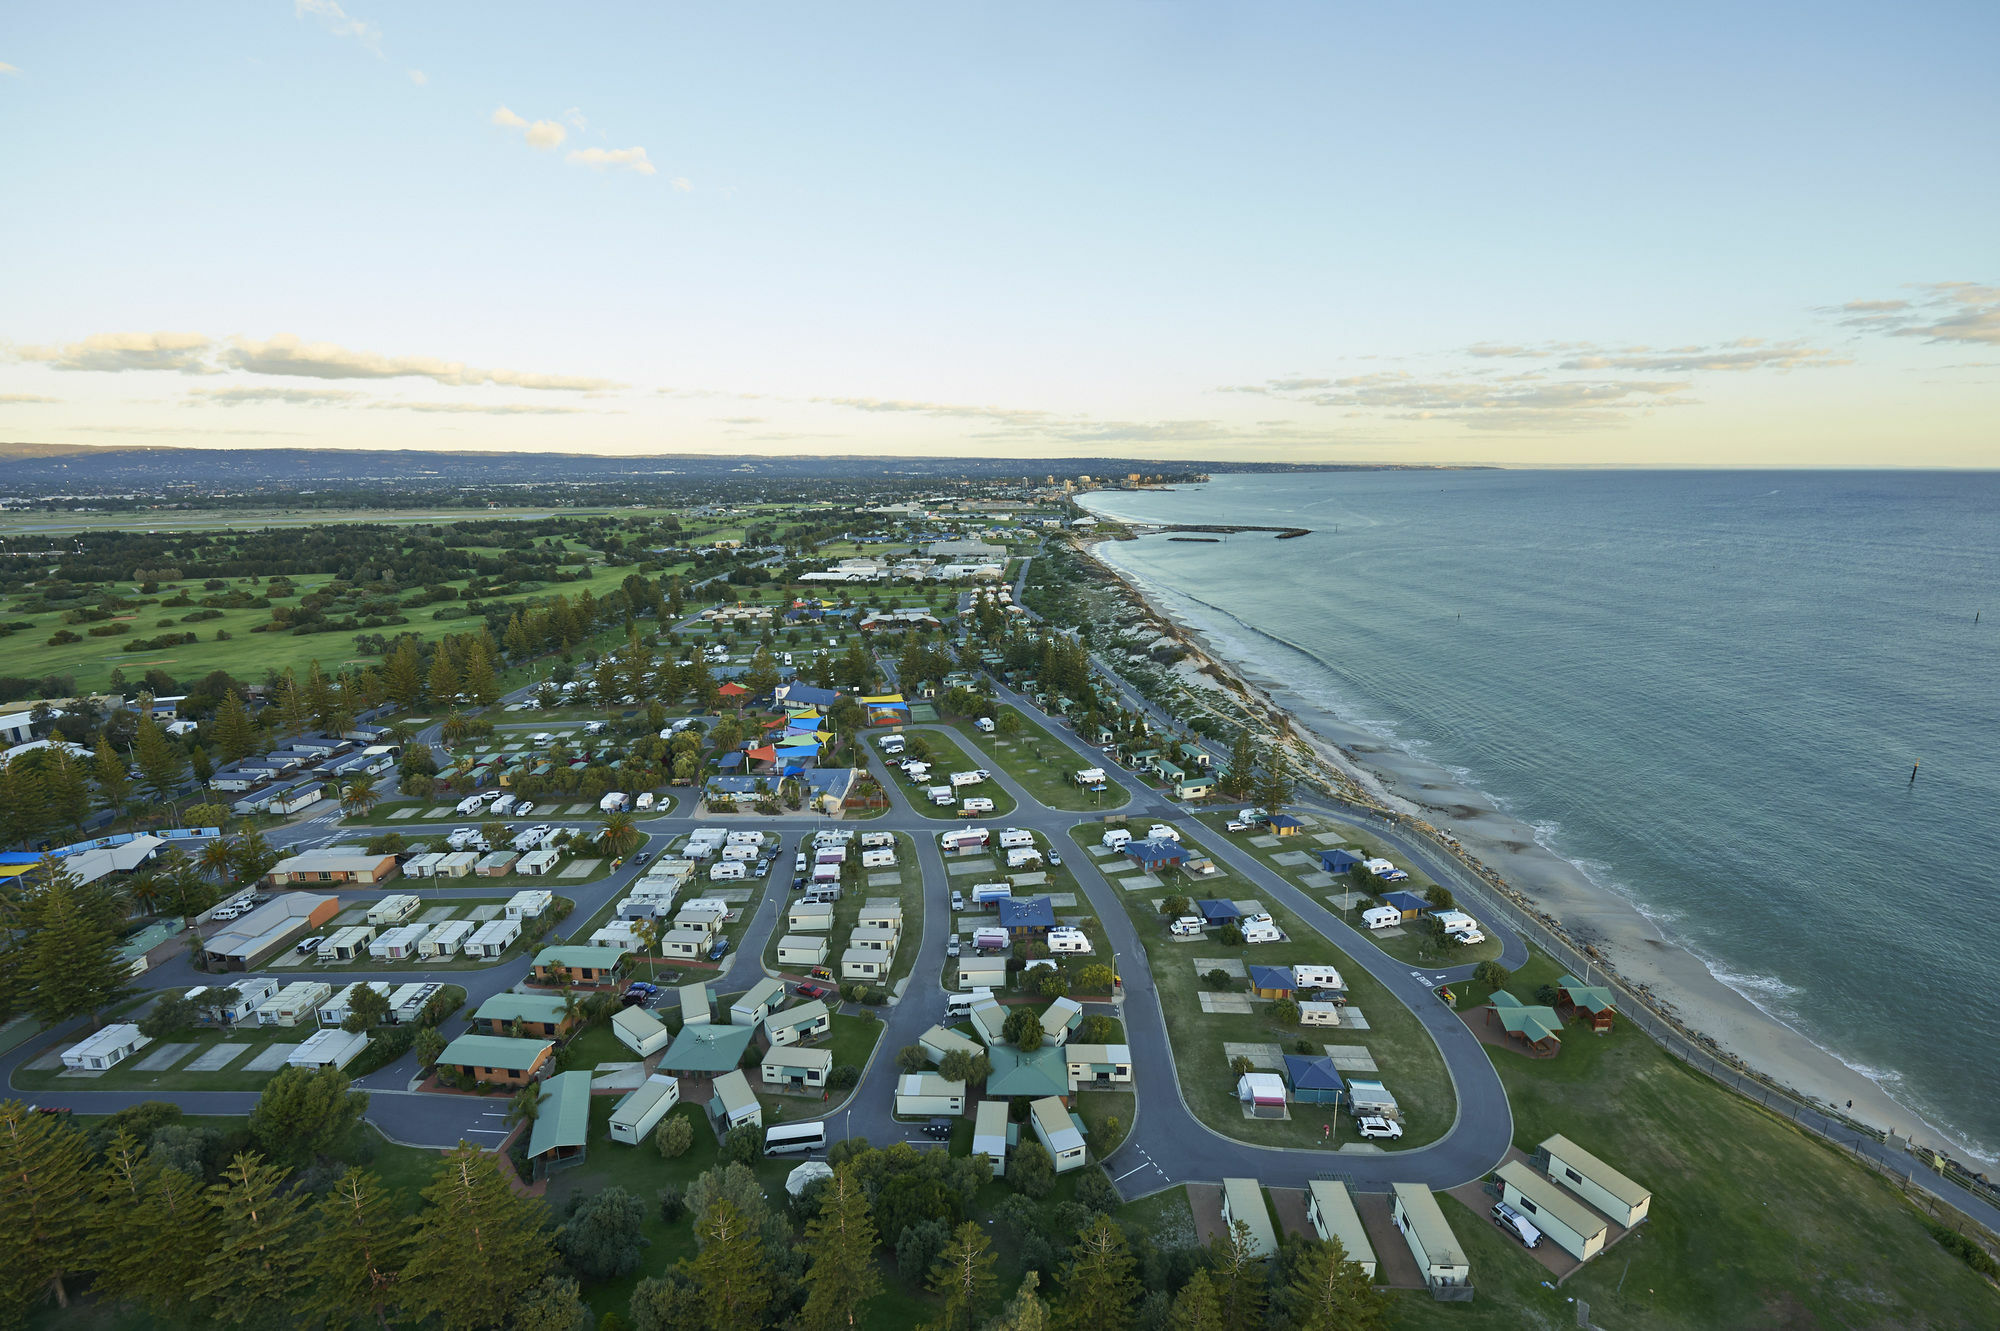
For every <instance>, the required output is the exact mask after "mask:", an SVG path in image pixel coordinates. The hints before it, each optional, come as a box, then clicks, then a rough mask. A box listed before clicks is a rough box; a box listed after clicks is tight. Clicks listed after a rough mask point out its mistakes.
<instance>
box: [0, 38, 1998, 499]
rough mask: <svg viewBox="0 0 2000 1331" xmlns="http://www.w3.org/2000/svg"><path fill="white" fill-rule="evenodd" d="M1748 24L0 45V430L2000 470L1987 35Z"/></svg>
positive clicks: (313, 439)
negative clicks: (599, 156)
mask: <svg viewBox="0 0 2000 1331" xmlns="http://www.w3.org/2000/svg"><path fill="white" fill-rule="evenodd" d="M1743 9H1744V7H1741V6H1685V5H1682V6H1674V7H1672V8H1671V9H1669V8H1667V7H1661V8H1659V9H1658V10H1657V11H1655V12H1653V13H1646V14H1641V13H1634V12H1632V11H1631V10H1630V9H1629V8H1626V7H1609V8H1608V9H1607V7H1588V8H1586V7H1583V6H1572V7H1557V6H1533V7H1530V6H1513V7H1507V8H1501V7H1496V6H1490V5H1478V6H1474V5H1465V6H1450V7H1429V8H1425V9H1423V10H1420V11H1415V10H1410V9H1408V8H1406V7H1400V6H1395V7H1391V6H1335V5H1305V4H1297V5H1264V6H1254V5H1232V6H1205V7H1196V6H1187V5H1176V6H1164V5H1149V6H1118V5H1092V6H1077V5H1049V6H1034V5H1007V6H997V5H996V6H987V7H946V6H936V5H908V6H887V5H874V6H867V7H865V8H863V7H832V6H825V5H792V6H783V5H760V6H729V7H720V6H718V7H714V8H712V9H703V10H687V9H681V8H677V7H676V8H663V7H658V6H609V5H596V6H590V7H565V8H562V9H555V8H547V7H544V8H533V9H531V8H524V7H517V6H493V5H442V4H427V5H424V6H420V7H417V6H412V7H407V8H404V7H394V6H377V5H375V4H373V3H371V2H370V0H352V3H349V0H340V2H339V4H335V3H333V0H306V2H305V3H302V4H297V5H295V4H293V3H290V2H288V0H275V2H272V3H254V4H253V3H241V4H202V5H176V6H154V7H145V8H140V7H130V8H121V9H116V10H106V9H101V8H95V7H83V6H42V7H38V8H33V9H28V8H23V7H15V8H14V9H13V10H12V11H11V12H10V13H9V15H8V16H7V18H6V19H5V20H4V21H0V65H4V66H5V67H6V68H4V69H0V125H4V126H5V127H6V129H7V130H8V133H7V134H6V136H5V147H4V148H0V172H4V175H0V178H4V179H5V181H6V182H7V193H8V196H9V201H8V206H7V207H5V208H4V209H0V244H4V246H5V253H6V254H7V255H8V256H9V262H8V263H7V264H5V265H4V267H0V341H4V345H5V348H6V354H5V355H4V356H0V438H5V439H26V440H37V441H43V442H94V443H109V442H141V441H149V442H162V443H201V442H209V443H217V444H244V445H247V444H255V443H260V442H262V443H272V444H304V445H310V446H322V445H327V446H399V447H401V446H409V447H439V448H476V447H502V448H544V447H547V448H575V449H585V450H590V451H605V452H620V451H656V450H667V451H679V450H704V451H732V452H733V451H799V450H804V449H826V450H830V451H837V452H843V453H854V452H866V451H869V450H872V449H882V450H887V451H900V452H948V451H960V452H976V453H981V454H1021V455H1036V454H1043V455H1046V454H1075V453H1097V452H1111V453H1121V454H1128V455H1150V456H1169V457H1170V456H1177V455H1178V456H1200V457H1218V458H1227V457H1231V456H1244V457H1305V458H1326V459H1333V460H1344V459H1354V460H1361V459H1385V460H1398V461H1419V460H1444V461H1451V460H1488V461H1518V462H1609V463H1641V462H1667V463H1701V462H1757V463H1814V462H1823V463H1830V464H1850V463H1868V462H1906V463H1928V464H1955V465H1994V464H1996V463H2000V442H1996V437H1995V432H1994V429H1993V421H1994V420H1995V419H1996V415H2000V413H1996V408H2000V289H1996V284H2000V226H1996V225H1995V221H1994V219H1995V218H1996V217H2000V148H1996V144H2000V135H1996V133H1995V129H1996V125H2000V116H1996V111H1997V110H2000V93H1996V84H2000V80H1996V79H1995V78H1994V77H1993V74H1992V66H1991V60H1992V53H1993V52H1994V51H1995V50H1996V49H2000V19H1996V14H1995V10H1994V7H1993V6H1991V5H1990V4H1987V5H1919V6H1901V7H1887V6H1882V7H1872V8H1868V9H1862V8H1858V7H1830V6H1812V7H1807V6H1798V7H1792V8H1778V7H1756V8H1755V12H1751V13H1745V12H1743ZM413 71H416V72H417V73H413ZM502 108H505V112H504V113H503V112H502ZM499 122H509V123H499ZM537 122H545V123H541V124H538V123H537ZM557 127H560V131H561V142H560V143H555V144H553V145H552V146H550V141H551V140H552V139H554V138H555V137H556V130H557ZM537 143H539V144H542V145H544V146H540V147H537V146H532V145H533V144H537ZM635 148H638V149H643V150H644V160H643V165H644V166H645V167H647V168H649V169H650V173H649V174H647V173H641V172H640V171H639V170H635V169H634V166H635V160H634V158H635V157H636V155H635V154H632V153H631V152H630V150H632V149H635ZM598 152H602V153H606V154H621V156H616V157H612V158H610V159H608V160H606V161H602V162H598V163H596V164H593V163H592V161H591V158H590V156H588V154H595V153H598ZM572 154H586V156H580V157H577V158H574V159H573V158H572ZM1947 284H1963V285H1947ZM1899 301H1900V302H1903V304H1901V305H1882V306H1873V305H1871V306H1868V307H1865V308H1860V309H1843V308H1842V307H1845V306H1847V305H1848V304H1849V303H1850V302H1899ZM162 333H166V334H174V335H176V336H174V337H171V338H166V339H161V338H158V337H156V336H155V335H157V334H162ZM286 337H289V338H291V339H297V341H298V343H299V344H302V345H303V346H304V347H305V348H306V349H305V350H303V351H301V350H298V349H296V348H294V347H293V345H292V343H290V342H289V341H285V340H283V339H284V338H286ZM273 339H280V340H279V341H278V342H277V343H276V344H275V345H273ZM1739 344H1742V345H1739ZM162 348H164V350H162ZM1475 348H1476V349H1478V350H1477V351H1476V352H1475V351H1474V350H1472V349H1475ZM1482 353H1483V354H1482ZM1501 353H1505V354H1501ZM162 364H165V365H168V366H178V367H180V368H181V369H184V370H188V371H202V373H181V372H176V371H175V370H174V369H171V368H169V369H159V368H142V367H146V366H159V365H162ZM441 366H458V367H461V368H457V369H440V367H441ZM466 366H470V367H476V369H474V370H466V369H464V368H462V367H466ZM301 371H304V372H301ZM488 372H495V373H488Z"/></svg>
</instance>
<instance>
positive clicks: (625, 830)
mask: <svg viewBox="0 0 2000 1331" xmlns="http://www.w3.org/2000/svg"><path fill="white" fill-rule="evenodd" d="M645 839H646V838H645V835H644V834H643V833H641V832H640V831H639V829H638V828H637V827H635V826H633V823H632V815H631V814H629V813H613V814H607V815H606V816H605V819H604V824H603V826H602V827H601V828H599V829H598V833H597V840H598V843H599V844H600V845H602V846H603V847H604V849H605V852H606V853H607V854H609V855H611V856H613V857H615V858H619V859H623V858H624V857H625V856H627V855H630V854H631V853H632V852H633V851H635V850H637V849H638V848H639V846H640V843H641V842H643V841H644V840H645Z"/></svg>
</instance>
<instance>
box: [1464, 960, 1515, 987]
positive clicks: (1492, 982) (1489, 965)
mask: <svg viewBox="0 0 2000 1331" xmlns="http://www.w3.org/2000/svg"><path fill="white" fill-rule="evenodd" d="M1513 978H1514V972H1512V971H1510V970H1508V969H1507V968H1506V967H1505V966H1502V965H1501V964H1500V963H1499V962H1497V961H1482V962H1480V963H1479V964H1478V965H1477V966H1475V967H1473V970H1472V979H1473V982H1474V983H1475V984H1481V985H1484V986H1485V987H1486V988H1488V989H1505V988H1506V987H1507V982H1508V981H1509V980H1511V979H1513Z"/></svg>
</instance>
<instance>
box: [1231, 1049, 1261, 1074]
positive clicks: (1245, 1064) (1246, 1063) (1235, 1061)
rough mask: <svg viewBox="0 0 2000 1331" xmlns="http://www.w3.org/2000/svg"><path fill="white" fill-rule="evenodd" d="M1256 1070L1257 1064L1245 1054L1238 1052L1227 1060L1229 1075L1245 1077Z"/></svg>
mask: <svg viewBox="0 0 2000 1331" xmlns="http://www.w3.org/2000/svg"><path fill="white" fill-rule="evenodd" d="M1256 1070H1257V1065H1256V1064H1255V1063H1252V1062H1251V1061H1250V1059H1249V1058H1248V1057H1247V1056H1246V1055H1243V1054H1238V1055H1237V1056H1236V1057H1234V1058H1232V1059H1230V1060H1229V1075H1230V1076H1232V1077H1247V1076H1249V1075H1250V1074H1251V1073H1253V1072H1255V1071H1256Z"/></svg>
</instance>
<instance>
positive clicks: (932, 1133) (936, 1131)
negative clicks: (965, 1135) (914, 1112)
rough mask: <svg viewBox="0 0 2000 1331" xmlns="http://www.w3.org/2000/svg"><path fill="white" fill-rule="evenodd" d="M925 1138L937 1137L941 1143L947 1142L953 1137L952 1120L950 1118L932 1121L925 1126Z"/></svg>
mask: <svg viewBox="0 0 2000 1331" xmlns="http://www.w3.org/2000/svg"><path fill="white" fill-rule="evenodd" d="M924 1136H926V1137H936V1138H937V1139H938V1140H939V1141H943V1140H945V1139H946V1138H948V1137H950V1136H951V1120H950V1119H948V1118H934V1119H932V1120H931V1121H930V1122H928V1123H926V1124H924Z"/></svg>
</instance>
